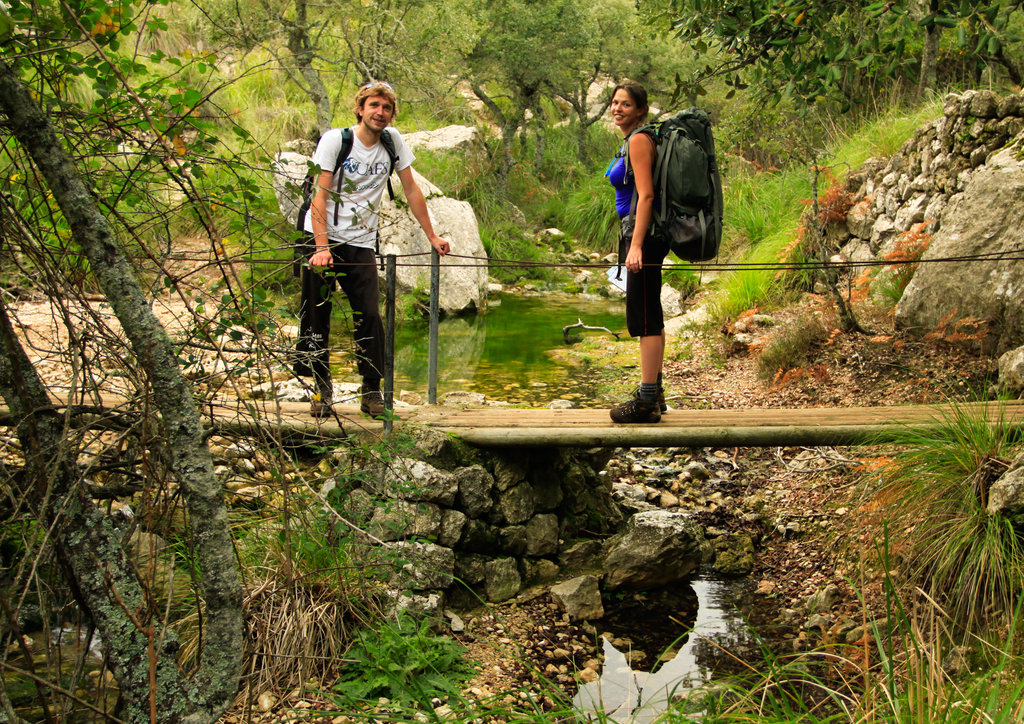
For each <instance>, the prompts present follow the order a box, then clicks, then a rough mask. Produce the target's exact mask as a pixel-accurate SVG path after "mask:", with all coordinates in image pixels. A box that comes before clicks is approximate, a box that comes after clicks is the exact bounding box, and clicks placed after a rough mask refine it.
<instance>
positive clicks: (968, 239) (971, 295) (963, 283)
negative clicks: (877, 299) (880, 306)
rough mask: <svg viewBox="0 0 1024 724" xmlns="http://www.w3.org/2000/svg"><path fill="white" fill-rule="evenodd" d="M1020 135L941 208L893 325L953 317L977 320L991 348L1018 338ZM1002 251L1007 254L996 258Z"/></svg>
mask: <svg viewBox="0 0 1024 724" xmlns="http://www.w3.org/2000/svg"><path fill="white" fill-rule="evenodd" d="M1022 143H1024V141H1022V139H1020V138H1018V141H1017V142H1016V143H1015V144H1013V145H1011V146H1009V147H1008V148H1006V149H1004V150H1002V151H1000V152H999V153H997V154H995V155H994V156H993V157H992V158H990V159H989V161H988V163H987V164H986V165H985V166H984V167H981V168H979V169H978V170H977V171H976V172H975V174H974V176H973V178H972V180H971V181H970V183H968V185H967V187H966V188H965V189H964V192H963V193H962V194H958V195H957V196H954V197H953V199H952V200H951V201H950V203H949V205H948V206H947V207H946V209H945V211H944V212H943V214H942V224H941V228H940V230H939V231H938V232H937V233H936V234H935V236H934V238H933V239H932V242H931V245H930V246H929V247H928V250H927V251H926V252H925V254H924V256H923V260H924V262H925V263H923V264H921V266H920V267H919V268H918V270H917V272H916V273H915V274H914V278H913V279H912V280H911V282H910V284H909V285H908V286H907V289H906V291H905V292H904V294H903V298H902V299H900V302H899V304H898V305H897V307H896V324H897V326H899V327H901V328H903V329H908V330H913V331H917V332H918V333H921V334H927V333H929V332H939V333H948V332H954V331H962V327H961V328H960V329H959V330H958V328H957V324H958V323H960V322H967V323H969V325H972V326H969V327H968V329H973V325H976V324H977V323H978V322H980V323H981V325H982V328H983V332H984V335H983V339H981V345H982V349H983V350H984V351H985V352H988V353H991V354H1001V353H1002V352H1004V351H1006V350H1008V349H1012V348H1014V347H1017V346H1020V345H1021V344H1022V343H1024V265H1022V264H1021V263H1020V262H1019V261H1018V260H1017V258H1016V257H1019V255H1020V250H1021V249H1022V248H1024V162H1022V161H1021V160H1019V159H1018V156H1019V155H1020V146H1021V144H1022ZM1004 253H1005V254H1007V255H1008V256H1011V257H1013V258H1011V259H999V258H997V255H999V254H1004ZM977 255H986V256H989V257H990V258H987V259H985V260H979V261H958V262H949V263H931V264H930V263H928V260H930V259H943V258H949V257H972V256H977Z"/></svg>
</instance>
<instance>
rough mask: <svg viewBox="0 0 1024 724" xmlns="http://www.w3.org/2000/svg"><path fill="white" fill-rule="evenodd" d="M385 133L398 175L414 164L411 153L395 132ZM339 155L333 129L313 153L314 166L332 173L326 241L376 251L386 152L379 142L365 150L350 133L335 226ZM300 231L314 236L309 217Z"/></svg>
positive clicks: (336, 133) (336, 132)
mask: <svg viewBox="0 0 1024 724" xmlns="http://www.w3.org/2000/svg"><path fill="white" fill-rule="evenodd" d="M387 131H388V133H389V134H391V139H392V140H393V141H394V143H395V154H396V156H397V158H396V159H395V168H394V170H395V171H401V170H403V169H406V168H408V167H409V166H411V165H412V162H413V161H415V160H416V156H415V155H413V152H412V150H410V148H409V147H408V146H407V145H406V144H405V141H404V140H402V136H401V135H400V134H399V133H398V131H397V130H396V129H394V128H391V127H389V128H388V129H387ZM339 151H341V129H340V128H332V129H331V130H329V131H327V132H326V133H325V134H324V135H323V136H321V137H320V143H318V144H317V146H316V151H314V152H313V163H315V164H316V165H317V166H319V167H320V170H321V171H335V176H334V178H333V179H332V181H331V196H329V197H328V198H327V238H328V239H330V240H331V241H335V242H341V243H343V244H351V245H352V246H359V247H363V248H366V249H373V248H374V247H375V242H376V237H377V218H378V213H377V212H378V211H379V209H380V199H381V195H382V194H383V193H384V189H385V187H386V186H387V180H388V163H389V158H388V152H387V149H386V148H384V144H383V143H382V142H380V141H378V142H377V143H375V144H374V145H373V146H365V145H363V143H362V142H361V141H360V140H359V136H358V135H357V134H356V132H355V128H353V129H352V150H351V151H350V152H349V154H348V158H346V159H345V162H344V163H343V164H342V165H343V166H344V169H345V175H344V177H343V180H342V185H341V197H340V199H339V201H340V203H341V209H340V210H339V212H338V223H337V224H335V223H334V207H335V202H334V198H333V197H334V196H335V192H336V191H337V189H338V176H337V170H336V169H335V168H334V163H335V161H337V160H338V152H339ZM303 228H304V229H305V230H306V231H308V232H309V233H311V234H312V233H313V222H312V219H311V214H310V213H307V214H306V221H305V223H304V225H303Z"/></svg>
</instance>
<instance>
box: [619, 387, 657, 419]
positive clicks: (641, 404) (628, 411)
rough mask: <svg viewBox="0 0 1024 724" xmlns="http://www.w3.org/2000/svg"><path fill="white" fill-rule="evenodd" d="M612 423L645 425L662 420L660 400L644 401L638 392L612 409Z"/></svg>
mask: <svg viewBox="0 0 1024 724" xmlns="http://www.w3.org/2000/svg"><path fill="white" fill-rule="evenodd" d="M611 416H612V422H621V423H644V422H658V421H659V420H661V404H660V403H659V402H658V400H642V399H640V395H639V393H637V392H634V393H633V396H632V397H630V398H629V399H628V400H626V401H625V402H623V403H622V404H621V405H616V406H615V407H613V408H612V409H611Z"/></svg>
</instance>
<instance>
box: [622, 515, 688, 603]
mask: <svg viewBox="0 0 1024 724" xmlns="http://www.w3.org/2000/svg"><path fill="white" fill-rule="evenodd" d="M703 545H704V531H703V530H702V529H701V528H700V526H698V525H697V524H696V523H694V522H693V520H692V519H691V518H690V516H689V515H687V514H686V513H670V512H668V511H665V510H650V511H645V512H643V513H637V514H636V515H634V516H633V517H632V518H630V519H629V522H627V523H626V527H625V529H624V530H623V531H622V533H621V534H619V535H617V536H615V537H614V538H612V539H611V540H610V541H609V544H608V547H607V551H608V552H607V555H606V556H605V559H604V569H605V572H606V573H605V575H606V578H605V583H606V584H607V586H608V588H609V589H615V588H631V589H638V590H649V589H654V588H661V587H664V586H667V585H669V584H672V583H676V582H678V581H681V580H684V579H685V578H687V577H688V576H689V575H690V574H691V573H693V572H694V571H695V570H697V568H698V567H699V566H700V564H701V559H702V556H701V548H702V547H703Z"/></svg>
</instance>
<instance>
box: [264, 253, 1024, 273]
mask: <svg viewBox="0 0 1024 724" xmlns="http://www.w3.org/2000/svg"><path fill="white" fill-rule="evenodd" d="M429 253H430V252H416V253H411V254H394V255H391V254H384V255H382V256H385V257H386V256H394V257H395V258H396V264H397V266H401V267H408V268H420V267H422V268H428V267H430V266H431V263H430V262H429V261H427V262H422V263H419V262H418V263H408V262H399V261H397V260H398V259H408V258H412V257H418V256H425V255H427V254H429ZM445 259H446V261H445V262H444V266H447V267H453V268H469V269H473V268H481V267H488V268H490V267H495V268H512V267H519V268H533V269H540V268H549V269H609V268H612V267H615V266H619V264H617V263H612V262H583V263H577V262H549V261H536V260H533V259H502V258H498V257H477V256H469V255H463V254H446V255H445ZM450 259H462V260H466V261H467V262H473V263H458V262H455V263H453V262H451V261H448V260H450ZM982 261H1024V249H1022V250H1019V251H1016V250H1015V251H1004V252H989V253H978V254H964V255H959V256H946V257H934V258H929V259H867V260H852V259H851V260H843V261H832V260H819V259H814V260H807V261H786V262H770V261H763V262H668V263H662V265H661V266H662V269H668V270H671V269H691V270H694V271H712V270H714V271H805V270H815V269H850V268H857V269H867V268H871V267H897V266H904V265H907V264H949V263H971V262H982ZM246 263H247V264H260V265H280V266H284V265H288V264H291V263H292V261H291V260H280V259H247V260H246ZM376 264H377V262H351V263H343V264H336V265H335V266H347V267H353V266H375V265H376Z"/></svg>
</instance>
